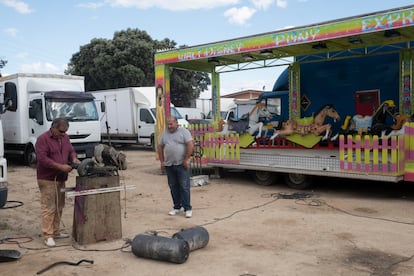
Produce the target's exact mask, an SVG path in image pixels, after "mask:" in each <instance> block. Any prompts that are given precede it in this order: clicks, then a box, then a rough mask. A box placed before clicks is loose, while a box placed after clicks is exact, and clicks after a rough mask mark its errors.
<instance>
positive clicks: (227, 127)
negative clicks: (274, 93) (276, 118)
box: [217, 103, 272, 138]
mask: <svg viewBox="0 0 414 276" xmlns="http://www.w3.org/2000/svg"><path fill="white" fill-rule="evenodd" d="M271 117H272V113H270V111H269V110H267V108H266V104H264V103H258V104H256V105H255V106H254V107H253V108H252V110H250V112H249V113H246V114H245V115H243V116H242V118H241V119H239V120H231V119H229V121H228V122H224V121H220V122H219V128H218V132H217V133H222V134H227V133H239V134H241V133H244V132H248V133H249V134H250V135H254V134H255V133H256V131H257V134H256V138H260V137H261V135H262V130H263V122H261V121H260V119H261V118H267V119H270V118H271Z"/></svg>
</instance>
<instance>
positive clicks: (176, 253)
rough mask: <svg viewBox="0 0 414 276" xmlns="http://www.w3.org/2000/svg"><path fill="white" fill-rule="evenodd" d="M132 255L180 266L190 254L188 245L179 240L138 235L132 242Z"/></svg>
mask: <svg viewBox="0 0 414 276" xmlns="http://www.w3.org/2000/svg"><path fill="white" fill-rule="evenodd" d="M131 246H132V253H134V255H135V256H137V257H141V258H148V259H154V260H160V261H167V262H171V263H177V264H182V263H184V262H185V261H186V260H187V259H188V255H189V253H190V251H189V246H188V243H187V242H186V241H185V240H181V239H171V238H166V237H160V236H150V235H143V234H138V235H136V236H135V238H134V239H133V240H132V244H131Z"/></svg>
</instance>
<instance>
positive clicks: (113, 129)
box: [91, 86, 188, 149]
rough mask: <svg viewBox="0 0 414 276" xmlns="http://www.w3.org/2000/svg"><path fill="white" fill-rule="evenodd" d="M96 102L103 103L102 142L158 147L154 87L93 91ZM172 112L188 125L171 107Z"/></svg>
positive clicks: (100, 114) (101, 111) (179, 120)
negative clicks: (155, 142) (156, 145)
mask: <svg viewBox="0 0 414 276" xmlns="http://www.w3.org/2000/svg"><path fill="white" fill-rule="evenodd" d="M91 93H92V95H93V96H94V97H95V99H96V101H98V102H101V103H104V106H105V110H102V109H100V110H99V118H100V120H101V141H102V142H103V143H111V144H118V145H122V144H123V145H128V144H129V145H146V146H151V147H152V148H153V149H155V144H154V137H155V123H156V110H155V87H154V86H149V87H126V88H118V89H107V90H98V91H92V92H91ZM171 115H173V116H175V117H177V119H178V123H179V124H180V125H187V124H188V122H187V121H186V120H184V119H183V118H182V116H181V114H180V113H179V112H178V111H177V110H176V109H175V107H174V106H171Z"/></svg>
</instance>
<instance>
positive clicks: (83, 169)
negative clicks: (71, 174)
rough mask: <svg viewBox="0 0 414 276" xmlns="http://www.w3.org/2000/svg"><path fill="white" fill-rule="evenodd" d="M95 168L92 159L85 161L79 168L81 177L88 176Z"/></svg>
mask: <svg viewBox="0 0 414 276" xmlns="http://www.w3.org/2000/svg"><path fill="white" fill-rule="evenodd" d="M93 167H95V161H93V159H92V158H86V159H83V160H82V162H80V163H79V164H78V166H77V171H78V174H79V176H87V175H88V174H89V173H90V171H91V169H93Z"/></svg>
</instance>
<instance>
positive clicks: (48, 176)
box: [36, 130, 76, 181]
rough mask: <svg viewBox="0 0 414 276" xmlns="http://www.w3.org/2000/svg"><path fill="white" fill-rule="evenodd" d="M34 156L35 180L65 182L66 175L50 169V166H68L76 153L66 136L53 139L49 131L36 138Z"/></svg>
mask: <svg viewBox="0 0 414 276" xmlns="http://www.w3.org/2000/svg"><path fill="white" fill-rule="evenodd" d="M36 156H37V179H43V180H56V181H66V180H67V179H68V173H65V172H62V171H59V170H56V169H54V168H52V164H53V163H59V164H68V163H69V162H70V161H73V160H74V159H75V158H76V152H75V149H74V148H73V146H72V144H71V143H70V140H69V137H68V136H67V135H66V134H65V135H63V136H61V137H59V138H54V137H53V135H52V133H51V131H50V130H49V131H46V132H44V133H43V134H42V135H40V136H39V137H38V138H37V141H36Z"/></svg>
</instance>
